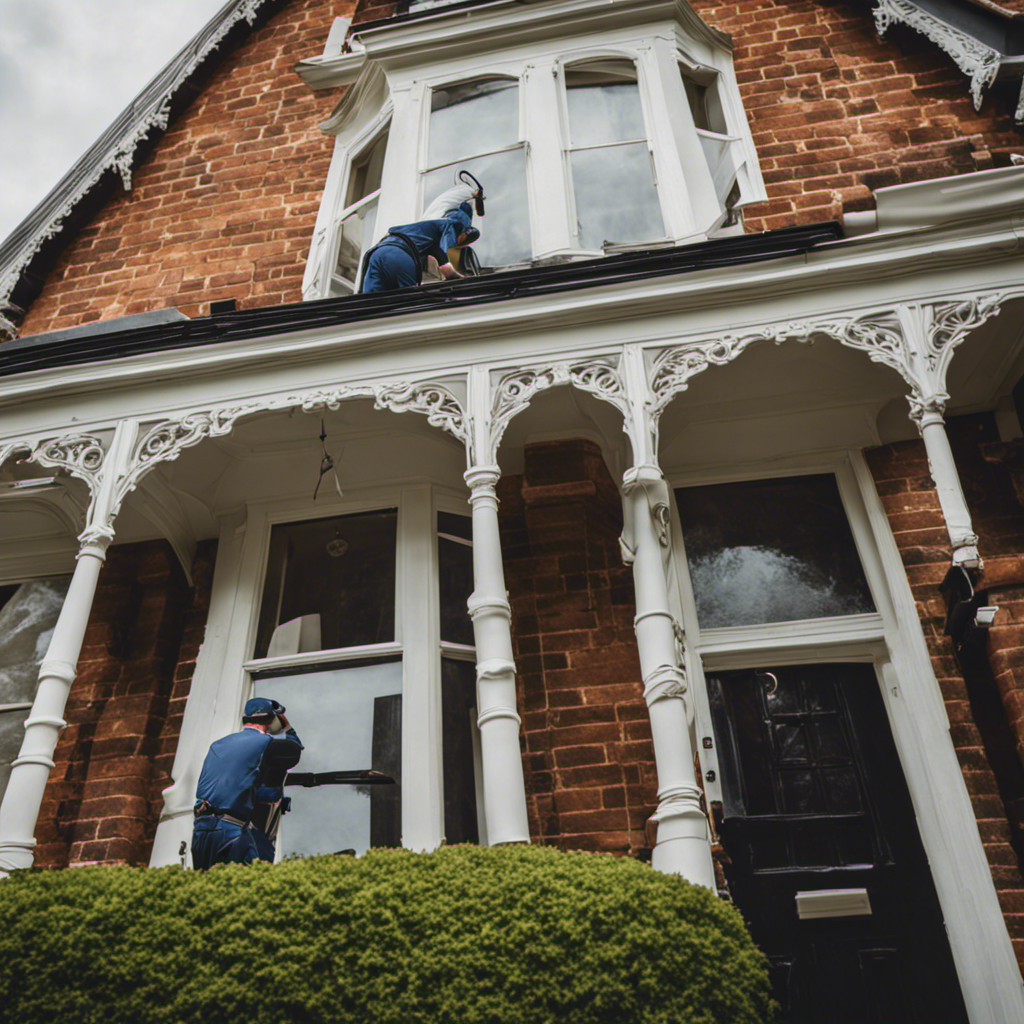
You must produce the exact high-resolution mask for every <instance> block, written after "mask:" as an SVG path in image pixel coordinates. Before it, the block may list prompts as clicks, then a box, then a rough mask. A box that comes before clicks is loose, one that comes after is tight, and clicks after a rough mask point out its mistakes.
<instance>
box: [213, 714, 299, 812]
mask: <svg viewBox="0 0 1024 1024" xmlns="http://www.w3.org/2000/svg"><path fill="white" fill-rule="evenodd" d="M301 753H302V742H301V741H300V740H299V737H298V735H297V734H296V732H295V730H294V729H288V731H287V732H285V733H283V734H282V735H280V736H270V735H268V734H266V733H262V732H260V731H259V730H258V729H243V730H242V731H241V732H234V733H231V735H230V736H225V737H223V738H222V739H219V740H217V741H216V742H214V744H213V745H212V746H211V747H210V752H209V753H208V754H207V755H206V760H205V761H204V762H203V770H202V772H201V773H200V776H199V785H198V786H197V787H196V804H197V805H199V804H200V803H202V802H203V801H204V800H206V801H207V802H208V803H209V804H210V806H211V807H212V808H214V810H215V811H219V812H221V813H227V814H231V815H233V816H234V817H236V818H241V819H242V820H243V821H248V820H249V818H250V817H251V816H252V812H253V808H254V806H255V805H256V803H257V801H258V800H266V799H268V797H270V794H269V793H268V792H267V787H266V783H267V782H271V783H272V784H273V783H278V786H279V785H280V782H279V781H278V780H280V781H283V779H284V773H285V772H286V771H287V770H288V769H289V768H292V767H294V766H295V765H296V764H298V762H299V756H300V755H301ZM275 793H276V794H277V795H276V796H273V797H271V798H272V799H279V797H280V790H279V789H278V788H277V787H275Z"/></svg>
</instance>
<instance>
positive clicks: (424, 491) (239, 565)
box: [151, 481, 484, 866]
mask: <svg viewBox="0 0 1024 1024" xmlns="http://www.w3.org/2000/svg"><path fill="white" fill-rule="evenodd" d="M384 508H397V509H398V524H397V545H398V548H397V562H396V569H395V639H394V641H391V642H388V643H383V644H372V645H364V646H361V647H348V648H339V649H334V650H329V651H317V652H310V653H308V654H299V655H289V656H285V657H277V658H260V659H256V658H253V657H252V651H253V645H254V644H255V639H256V629H257V624H258V619H259V611H260V603H261V599H262V594H263V581H264V578H265V575H266V568H267V559H268V556H269V551H270V535H271V530H272V529H273V527H274V526H276V525H278V524H282V523H292V522H302V521H307V520H310V519H321V518H334V517H335V516H341V515H347V514H351V513H358V512H370V511H374V510H377V509H384ZM439 509H440V510H442V511H452V512H455V513H457V514H459V515H465V514H466V503H465V499H464V498H462V499H461V500H459V499H458V498H456V497H454V495H453V493H452V491H451V490H450V489H448V488H445V487H444V486H442V485H439V484H432V483H428V482H415V481H414V482H410V483H408V484H398V485H396V486H394V487H367V488H361V489H352V490H351V491H350V490H348V489H346V492H345V496H344V498H343V499H335V498H333V497H332V498H331V499H329V500H327V501H324V500H322V501H320V502H318V503H316V504H314V503H313V502H312V501H311V500H310V499H309V498H308V497H303V498H289V499H283V500H268V501H254V502H250V503H248V504H247V505H246V506H245V508H244V509H241V510H239V511H238V512H237V513H236V514H235V515H229V516H226V517H225V518H224V520H223V521H222V529H221V535H220V544H219V546H218V552H217V563H216V567H215V571H214V580H213V586H212V593H211V601H210V614H209V620H208V627H207V637H206V641H205V642H204V644H203V647H202V649H201V651H200V655H199V658H198V659H197V664H196V670H195V674H194V678H193V684H192V689H191V692H190V694H189V700H188V705H187V707H186V711H185V719H184V721H183V723H182V730H181V737H180V740H179V755H180V756H179V758H178V759H176V763H175V770H176V782H175V786H174V787H173V790H172V791H171V792H174V793H175V797H176V800H175V801H174V802H177V803H182V804H184V803H188V804H189V805H191V801H192V800H193V799H194V793H195V786H196V783H197V781H198V778H199V772H200V770H201V768H202V763H203V761H204V759H205V757H206V753H207V751H208V750H209V747H210V744H211V743H212V742H213V741H214V740H215V739H218V738H220V737H221V736H225V735H227V734H228V733H231V732H236V731H237V730H238V729H239V727H240V722H241V714H242V707H243V706H244V704H245V701H246V700H248V698H249V697H250V696H251V695H252V692H253V682H252V674H253V673H254V672H257V671H259V670H260V669H268V668H287V667H291V666H296V667H298V666H300V665H302V666H306V665H310V664H325V663H337V662H342V663H344V662H345V661H350V660H352V659H355V658H365V657H376V656H387V655H395V654H399V655H401V659H402V722H403V727H402V764H403V777H402V845H403V846H404V847H406V848H409V849H414V850H432V849H436V848H437V847H438V846H440V845H441V842H442V841H443V839H444V779H443V761H442V752H443V746H442V743H443V735H442V729H441V656H442V653H443V654H444V656H445V657H457V658H459V659H460V660H472V661H475V651H474V649H473V648H471V647H466V646H463V645H459V644H450V643H446V644H442V643H441V641H440V595H439V586H438V555H437V525H436V524H437V511H438V510H439ZM424 579H428V580H430V581H431V582H430V584H429V585H428V586H427V587H424V583H423V581H424ZM211 634H212V635H211ZM294 724H295V727H296V729H297V731H298V733H299V735H300V736H301V735H302V723H301V722H295V723H294ZM478 770H479V766H478ZM478 780H479V775H478ZM477 790H478V791H477V800H478V807H479V808H482V803H481V801H482V793H481V791H480V787H479V785H478V787H477ZM190 824H191V823H190V822H188V823H187V825H188V826H190ZM165 825H167V826H168V827H167V829H166V836H165V837H161V836H159V835H158V841H157V842H156V843H155V844H154V850H153V856H152V859H151V864H152V865H154V866H155V865H159V864H165V863H177V857H176V856H175V854H176V846H177V843H176V842H175V836H176V835H178V834H179V832H180V826H179V829H178V831H175V829H174V826H173V819H172V820H171V821H168V822H163V823H162V824H161V828H164V826H165ZM286 826H287V819H285V822H284V824H283V825H282V828H285V827H286ZM483 841H484V832H483V827H482V818H481V842H483ZM172 846H173V847H174V849H172V848H171V847H172Z"/></svg>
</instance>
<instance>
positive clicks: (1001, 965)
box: [851, 453, 1024, 1024]
mask: <svg viewBox="0 0 1024 1024" xmlns="http://www.w3.org/2000/svg"><path fill="white" fill-rule="evenodd" d="M851 463H852V467H853V471H854V474H855V476H856V479H857V485H858V488H859V490H860V494H861V496H862V499H863V502H864V507H865V512H866V514H867V517H868V519H869V522H870V525H871V529H872V533H873V536H874V539H875V543H876V544H877V550H878V555H879V558H880V559H881V562H882V565H883V567H884V571H885V575H886V580H887V583H888V591H889V593H890V594H891V596H892V601H893V612H894V616H895V619H896V622H897V625H898V630H897V632H896V634H895V635H894V636H892V637H891V639H890V641H889V644H888V647H889V653H890V656H891V658H892V661H891V664H887V663H882V664H881V665H880V669H881V672H882V677H883V680H884V685H883V688H882V695H883V697H884V698H885V701H886V708H887V710H888V712H889V720H890V724H891V725H892V730H893V738H894V739H895V741H896V748H897V750H898V752H899V755H900V761H901V763H902V765H903V772H904V775H905V776H906V779H907V785H908V788H909V790H910V795H911V799H912V801H913V803H914V809H915V812H916V814H917V820H918V825H919V827H920V831H921V840H922V842H923V843H924V848H925V852H926V854H927V855H928V860H929V863H930V865H931V869H932V878H933V879H934V882H935V888H936V891H937V893H938V897H939V903H940V904H941V906H942V911H943V915H944V917H945V920H946V930H947V933H948V935H949V940H950V946H951V948H952V951H953V959H954V961H955V963H956V966H957V973H958V974H959V976H960V983H961V988H962V990H963V995H964V1001H965V1003H966V1004H967V1010H968V1014H969V1015H970V1019H971V1022H972V1024H1005V1022H1007V1021H1011V1020H1024V987H1022V982H1021V974H1020V968H1019V966H1018V965H1017V960H1016V957H1015V955H1014V952H1013V945H1012V943H1011V942H1010V938H1009V935H1008V934H1007V931H1006V922H1005V920H1004V919H1003V915H1002V910H1001V908H1000V906H999V900H998V897H997V895H996V890H995V886H994V884H993V882H992V873H991V870H990V868H989V865H988V860H987V859H986V857H985V851H984V848H983V846H982V843H981V839H980V837H979V835H978V826H977V821H976V819H975V817H974V810H973V808H972V807H971V801H970V796H969V794H968V792H967V786H966V784H965V783H964V778H963V773H962V772H961V770H960V765H959V762H958V761H957V758H956V753H955V751H954V749H953V745H952V742H951V741H950V738H949V721H948V719H947V717H946V709H945V704H944V703H943V699H942V693H941V691H940V689H939V685H938V681H937V680H936V678H935V673H934V670H933V668H932V664H931V657H930V655H929V653H928V646H927V643H926V642H925V638H924V631H923V629H922V627H921V621H920V619H919V618H918V616H917V608H916V604H915V601H914V597H913V594H912V593H911V590H910V584H909V582H908V581H907V576H906V570H905V569H904V567H903V563H902V560H901V559H900V555H899V549H898V548H897V546H896V541H895V539H894V538H893V536H892V530H891V528H890V526H889V520H888V518H887V517H886V514H885V510H884V508H883V507H882V503H881V500H880V499H879V497H878V493H877V491H876V490H875V486H874V480H873V479H872V477H871V472H870V470H869V469H868V467H867V463H866V461H865V460H864V457H863V456H862V455H861V454H860V453H853V454H852V455H851Z"/></svg>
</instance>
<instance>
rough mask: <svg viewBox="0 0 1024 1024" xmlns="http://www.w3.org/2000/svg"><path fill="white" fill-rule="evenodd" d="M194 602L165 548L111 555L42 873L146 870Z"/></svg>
mask: <svg viewBox="0 0 1024 1024" xmlns="http://www.w3.org/2000/svg"><path fill="white" fill-rule="evenodd" d="M211 555H212V546H211V545H209V544H207V545H202V546H201V549H200V554H199V556H198V558H197V566H196V568H197V573H196V580H197V585H199V586H202V585H203V583H204V582H205V587H206V588H207V589H208V578H207V577H208V576H209V573H208V572H206V571H205V565H206V562H208V561H210V560H211ZM200 593H201V594H202V595H204V598H201V600H200V601H199V602H197V606H198V610H199V612H200V614H201V615H202V617H203V620H204V621H205V603H204V599H205V595H206V590H205V589H204V590H201V591H200ZM192 603H193V592H192V591H191V590H190V589H189V588H188V587H187V585H186V583H185V579H184V576H183V574H182V572H181V569H180V568H179V566H178V564H177V561H176V560H175V557H174V554H173V552H172V551H171V548H170V546H169V545H168V544H166V543H165V542H164V541H152V542H149V543H144V544H132V545H121V546H117V547H114V548H111V549H110V552H109V554H108V557H107V563H106V565H105V567H104V570H103V574H102V576H101V578H100V582H99V586H98V588H97V593H96V599H95V602H94V605H93V613H92V616H91V618H90V622H89V627H88V629H87V631H86V638H85V644H84V645H83V648H82V656H81V660H80V662H79V674H78V678H77V679H76V681H75V684H74V686H73V688H72V691H71V694H70V696H69V699H68V704H67V715H66V717H67V721H68V728H67V729H66V730H65V732H64V734H63V735H62V737H61V740H60V742H59V744H58V746H57V751H56V753H55V758H54V759H55V761H56V764H57V766H56V768H55V769H54V770H53V771H52V772H51V775H50V782H49V784H48V786H47V790H46V794H45V797H44V800H43V806H42V809H41V813H40V818H39V826H38V829H37V840H38V842H39V846H38V852H37V858H36V863H37V864H39V865H40V866H42V867H63V866H68V865H80V864H95V863H104V864H142V863H145V862H146V861H147V860H148V851H149V847H150V844H151V843H152V836H153V830H154V828H155V824H156V820H157V817H158V814H159V803H158V801H159V790H160V789H161V788H162V786H164V785H166V784H167V781H168V780H167V777H166V767H165V766H166V765H167V764H169V759H173V753H174V751H173V747H174V745H175V744H176V741H177V731H178V729H179V728H180V714H181V707H179V705H183V702H184V698H185V696H187V679H188V678H190V671H189V670H188V668H187V665H186V666H185V667H184V668H185V671H184V672H183V673H182V678H180V679H179V680H178V682H176V676H177V674H178V663H179V655H180V653H181V647H182V637H183V635H184V630H185V626H186V616H187V613H188V612H189V609H190V606H191V605H192ZM195 632H196V625H195V623H194V622H193V623H192V624H191V630H190V635H191V637H192V638H193V639H194V638H195ZM192 657H193V658H194V652H193V653H192ZM183 690H184V691H185V692H182V691H183Z"/></svg>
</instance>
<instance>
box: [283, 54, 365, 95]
mask: <svg viewBox="0 0 1024 1024" xmlns="http://www.w3.org/2000/svg"><path fill="white" fill-rule="evenodd" d="M365 63H366V52H365V51H360V52H358V53H341V54H336V55H334V56H331V57H310V58H308V59H307V60H300V61H299V63H298V64H296V65H295V73H296V74H297V75H298V76H299V77H300V78H301V79H302V80H303V81H304V82H305V83H306V85H308V86H309V87H310V88H311V89H333V88H335V87H337V86H340V85H352V83H353V82H355V81H356V79H358V78H359V75H360V73H361V72H362V70H363V65H364V64H365Z"/></svg>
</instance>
